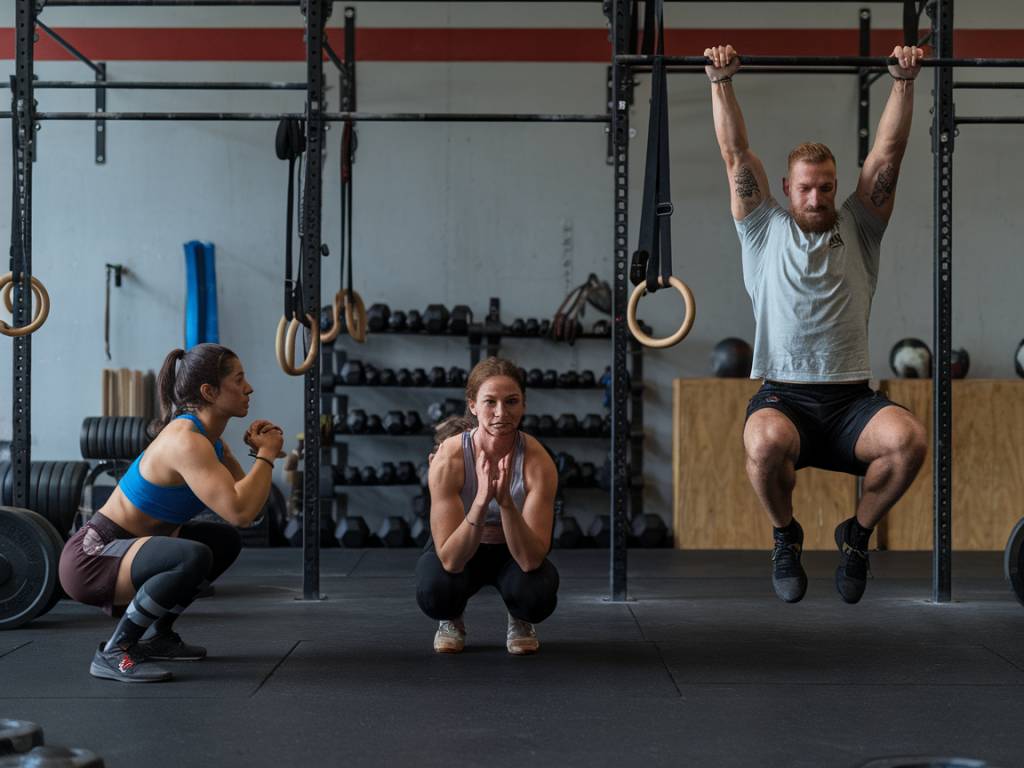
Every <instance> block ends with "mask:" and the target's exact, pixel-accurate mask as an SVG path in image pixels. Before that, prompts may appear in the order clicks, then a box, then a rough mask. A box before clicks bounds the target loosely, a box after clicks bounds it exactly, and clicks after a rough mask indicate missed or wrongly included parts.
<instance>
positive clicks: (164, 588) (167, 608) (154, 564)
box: [107, 522, 242, 650]
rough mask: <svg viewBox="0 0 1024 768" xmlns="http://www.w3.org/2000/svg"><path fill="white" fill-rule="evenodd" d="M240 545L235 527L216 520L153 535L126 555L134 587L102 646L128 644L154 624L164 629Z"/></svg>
mask: <svg viewBox="0 0 1024 768" xmlns="http://www.w3.org/2000/svg"><path fill="white" fill-rule="evenodd" d="M241 549H242V538H241V536H239V534H238V531H236V530H235V529H234V528H232V527H231V526H229V525H224V524H222V523H206V522H203V523H187V524H186V525H183V526H182V527H181V531H180V533H179V534H178V536H177V537H174V536H153V537H152V538H150V539H149V540H148V541H147V542H146V543H145V544H143V545H142V546H141V547H139V551H138V552H136V553H135V559H134V560H132V568H131V578H132V585H133V586H134V587H135V589H136V590H137V592H136V594H135V597H134V598H133V599H132V601H131V602H130V603H129V604H128V608H127V609H126V610H125V614H124V616H123V617H122V618H121V620H120V621H119V622H118V624H117V627H116V628H115V629H114V634H113V635H111V637H110V640H108V641H107V648H108V650H109V649H112V648H113V647H114V646H121V647H128V646H129V645H131V644H133V643H135V642H137V641H138V640H139V638H140V637H142V634H143V633H144V632H145V630H146V629H147V628H148V627H149V626H150V625H151V624H155V630H156V631H157V633H158V634H159V633H164V632H170V631H171V626H172V625H173V624H174V622H175V620H176V619H177V618H178V616H180V615H181V614H182V612H183V611H184V610H185V609H186V608H188V606H189V605H191V604H192V601H193V600H194V599H195V597H196V595H197V594H198V593H199V591H200V590H201V589H202V588H203V587H205V586H207V585H208V584H209V583H210V582H212V581H213V580H214V579H216V578H217V577H218V576H220V575H221V574H222V573H224V571H225V570H227V568H228V566H230V565H231V564H232V563H233V562H234V561H235V558H237V557H238V553H239V552H240V551H241Z"/></svg>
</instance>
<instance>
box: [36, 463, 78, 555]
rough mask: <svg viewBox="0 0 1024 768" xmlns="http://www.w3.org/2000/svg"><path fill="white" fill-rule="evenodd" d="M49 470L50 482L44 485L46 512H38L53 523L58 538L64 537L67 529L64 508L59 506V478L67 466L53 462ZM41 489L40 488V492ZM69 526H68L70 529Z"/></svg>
mask: <svg viewBox="0 0 1024 768" xmlns="http://www.w3.org/2000/svg"><path fill="white" fill-rule="evenodd" d="M50 463H51V464H53V467H52V469H51V470H50V481H49V482H48V483H47V485H46V511H45V512H42V511H40V514H41V515H42V516H43V517H45V518H46V519H47V520H49V521H50V522H51V523H53V527H54V528H56V529H57V533H58V534H59V535H60V536H62V537H63V536H66V535H67V533H68V529H67V528H65V527H64V508H63V507H62V506H61V503H60V501H61V498H60V497H61V493H60V490H61V486H60V483H61V477H62V476H63V474H64V467H65V466H67V464H68V462H66V461H53V462H50ZM41 490H42V489H41V488H40V491H41ZM70 527H71V526H68V528H70Z"/></svg>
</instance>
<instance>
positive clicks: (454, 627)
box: [434, 616, 466, 653]
mask: <svg viewBox="0 0 1024 768" xmlns="http://www.w3.org/2000/svg"><path fill="white" fill-rule="evenodd" d="M465 647H466V624H465V623H464V622H463V621H462V617H461V616H459V617H458V618H457V619H452V620H451V621H447V620H446V621H442V622H440V623H438V625H437V632H436V633H435V634H434V652H435V653H462V649H463V648H465Z"/></svg>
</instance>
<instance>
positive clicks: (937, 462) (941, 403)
mask: <svg viewBox="0 0 1024 768" xmlns="http://www.w3.org/2000/svg"><path fill="white" fill-rule="evenodd" d="M929 11H930V13H931V14H932V40H933V42H934V44H935V55H936V57H938V58H952V57H953V0H936V2H935V3H934V4H933V5H930V6H929ZM934 76H935V85H934V97H935V104H934V108H933V116H932V153H933V160H934V163H935V167H934V170H935V180H934V184H935V191H934V195H935V199H934V203H935V222H934V227H935V231H934V248H935V275H934V281H935V284H934V290H935V304H934V311H935V336H934V339H933V348H934V350H935V357H934V360H935V363H934V370H933V373H932V382H933V387H934V392H933V395H932V419H933V420H932V428H933V429H934V430H935V451H934V457H933V460H934V465H933V480H934V487H933V504H934V516H935V522H934V530H933V534H934V541H933V546H932V600H933V601H934V602H936V603H948V602H949V601H950V600H951V599H952V593H951V581H952V578H951V576H952V569H953V566H952V559H953V557H952V550H953V530H952V499H953V472H952V469H953V458H952V453H953V451H952V447H953V388H952V382H951V377H950V370H949V364H950V350H951V348H952V345H953V143H954V140H955V138H956V116H955V114H954V109H953V70H952V69H951V68H949V67H935V75H934Z"/></svg>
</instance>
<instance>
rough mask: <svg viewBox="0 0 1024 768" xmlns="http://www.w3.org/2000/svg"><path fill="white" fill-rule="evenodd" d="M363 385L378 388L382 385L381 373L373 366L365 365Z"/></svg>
mask: <svg viewBox="0 0 1024 768" xmlns="http://www.w3.org/2000/svg"><path fill="white" fill-rule="evenodd" d="M363 383H364V384H365V385H366V386H368V387H376V386H378V385H379V384H380V371H379V370H377V368H376V367H374V366H372V365H364V366H363Z"/></svg>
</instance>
